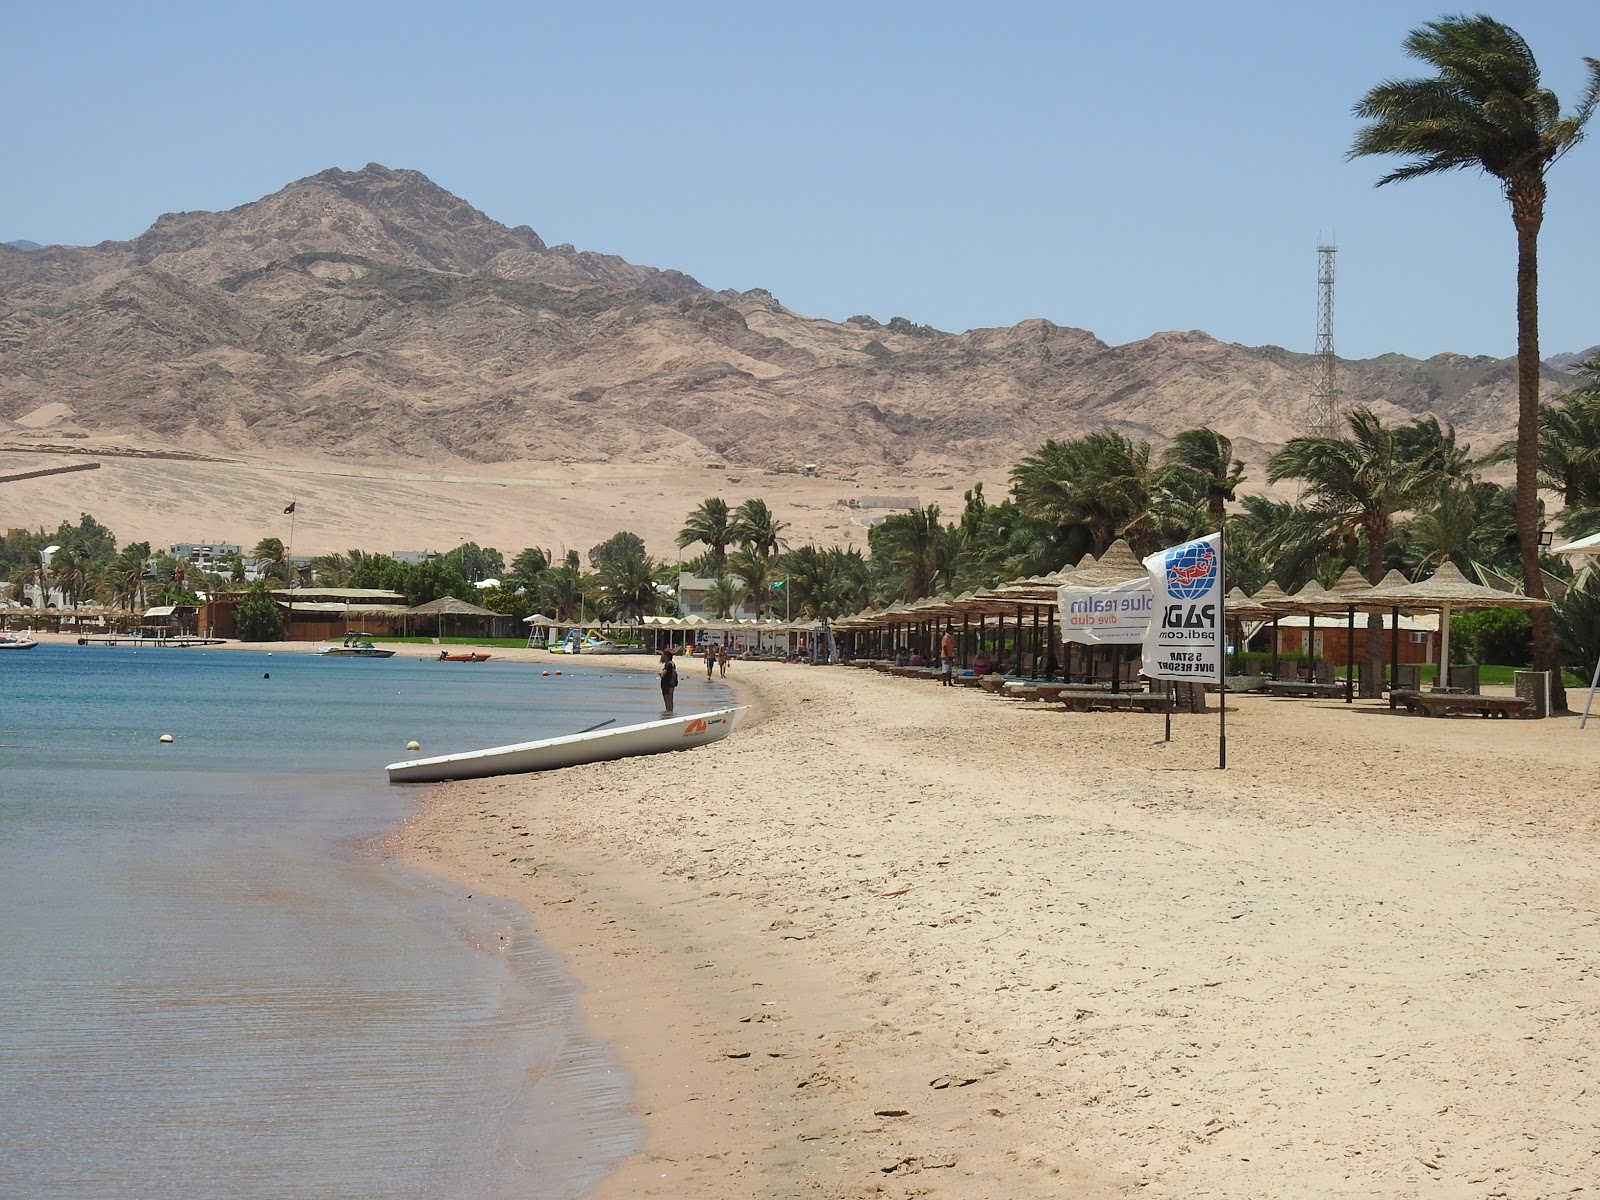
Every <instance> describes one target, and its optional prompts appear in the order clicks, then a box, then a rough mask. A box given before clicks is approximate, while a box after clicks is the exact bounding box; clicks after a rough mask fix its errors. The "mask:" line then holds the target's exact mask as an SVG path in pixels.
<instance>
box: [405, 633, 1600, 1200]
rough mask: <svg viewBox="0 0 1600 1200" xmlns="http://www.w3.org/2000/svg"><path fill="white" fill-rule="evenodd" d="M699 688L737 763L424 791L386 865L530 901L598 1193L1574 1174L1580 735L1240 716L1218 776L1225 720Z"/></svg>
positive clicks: (773, 671) (1583, 878)
mask: <svg viewBox="0 0 1600 1200" xmlns="http://www.w3.org/2000/svg"><path fill="white" fill-rule="evenodd" d="M544 661H547V662H554V661H555V660H549V659H546V660H544ZM636 665H638V666H640V667H648V665H649V664H648V662H645V663H637V662H636ZM696 674H697V673H696V672H694V671H687V672H685V674H684V678H685V680H686V684H687V682H688V681H692V680H693V679H694V677H695V675H696ZM729 676H730V678H729V681H730V682H732V683H735V684H736V685H737V686H738V688H739V689H740V691H741V694H742V695H743V696H744V697H745V698H746V700H748V702H750V703H751V704H752V705H753V706H754V707H753V709H752V711H751V712H750V713H748V714H747V717H746V720H745V722H744V723H743V724H742V725H741V727H740V728H739V729H738V730H737V731H736V732H735V733H734V735H733V736H732V737H731V738H729V739H728V740H727V741H724V742H722V743H719V744H717V745H715V746H711V747H707V748H704V749H700V750H695V751H693V752H691V753H686V754H683V755H672V756H665V757H655V758H642V759H632V760H628V761H623V762H614V763H603V764H595V765H591V766H583V767H576V768H573V769H570V770H567V771H562V772H556V773H552V774H548V775H540V776H523V777H513V778H506V779H501V780H488V781H481V782H477V783H471V784H467V783H462V784H453V785H447V786H445V787H443V788H440V789H437V790H435V791H434V792H432V793H430V797H431V799H430V800H429V802H428V803H427V804H426V805H425V807H424V809H423V811H421V812H420V813H419V814H418V815H417V816H416V817H415V818H414V819H412V820H411V821H410V822H408V824H407V826H406V828H405V829H404V830H403V831H402V832H401V833H400V834H399V835H398V836H397V838H396V844H397V845H398V846H399V847H400V849H401V852H402V853H403V854H404V856H405V857H406V858H407V859H409V860H410V861H412V862H415V863H417V864H419V865H422V866H424V867H426V868H428V869H430V870H433V871H436V872H439V873H441V874H443V875H446V876H448V877H449V878H451V879H454V880H457V881H460V882H462V883H465V884H469V885H471V886H473V887H475V888H483V889H485V890H492V891H494V892H496V893H498V894H500V895H502V896H505V897H508V898H510V899H513V900H516V901H519V902H521V903H522V904H524V905H525V906H526V907H527V908H528V910H529V911H530V912H531V913H532V914H533V917H534V922H535V925H536V926H537V928H538V929H539V931H540V933H541V936H543V937H544V938H545V939H546V941H547V942H549V943H550V944H551V945H552V946H554V947H555V948H556V949H557V950H558V951H560V952H561V953H563V954H564V955H565V956H566V958H567V961H568V965H569V967H570V969H571V971H572V972H573V973H574V974H575V975H576V976H577V978H578V979H579V980H580V982H581V983H582V984H583V985H584V986H585V988H586V993H585V996H584V1008H585V1011H586V1014H587V1016H588V1019H589V1020H590V1021H591V1022H592V1024H593V1026H594V1028H595V1029H596V1030H597V1031H598V1032H599V1034H600V1035H601V1036H603V1037H604V1038H606V1039H608V1040H609V1041H610V1042H611V1043H612V1044H613V1045H614V1046H615V1048H616V1049H617V1051H618V1053H619V1054H620V1055H621V1057H622V1058H623V1060H624V1062H626V1063H627V1065H628V1066H629V1068H630V1070H631V1071H632V1072H633V1073H634V1074H635V1076H636V1079H637V1102H638V1105H639V1107H640V1110H641V1112H642V1113H643V1114H644V1115H645V1121H646V1124H647V1128H648V1142H647V1145H646V1148H645V1150H644V1151H643V1152H642V1153H641V1154H640V1155H638V1156H636V1157H635V1158H633V1159H631V1160H629V1161H627V1162H626V1163H624V1164H623V1165H622V1166H621V1167H620V1168H619V1169H618V1170H617V1171H616V1173H615V1174H614V1175H613V1176H612V1177H611V1178H610V1179H609V1180H608V1181H607V1182H606V1183H605V1184H604V1185H603V1186H602V1188H601V1189H600V1191H599V1193H598V1195H600V1196H602V1197H611V1198H622V1197H638V1196H647V1197H683V1198H685V1200H688V1198H691V1197H693V1198H697V1200H701V1198H707V1197H730V1198H731V1197H757V1196H760V1197H800V1196H805V1197H830V1198H831V1197H869V1196H871V1197H911V1196H935V1197H972V1198H977V1197H985V1198H992V1197H1045V1196H1051V1197H1074V1198H1079V1200H1093V1198H1096V1197H1107V1196H1120V1195H1143V1196H1168V1197H1195V1196H1216V1197H1227V1198H1229V1200H1241V1198H1244V1197H1262V1198H1266V1197H1273V1198H1277V1197H1288V1196H1306V1197H1346V1196H1348V1197H1356V1196H1363V1197H1366V1196H1384V1197H1405V1196H1448V1197H1456V1196H1485V1197H1491V1196H1500V1197H1530V1198H1531V1197H1548V1196H1554V1195H1567V1194H1569V1192H1573V1191H1575V1190H1578V1189H1582V1188H1586V1187H1588V1188H1592V1187H1594V1186H1595V1185H1596V1184H1597V1183H1600V1128H1597V1118H1600V1078H1597V1074H1596V1066H1597V1064H1596V1040H1597V1029H1600V1026H1597V1023H1596V1017H1597V1015H1600V998H1597V997H1600V990H1597V989H1600V928H1597V912H1600V889H1597V887H1596V882H1595V868H1594V862H1595V856H1596V850H1597V845H1596V842H1597V816H1596V809H1597V804H1596V801H1597V799H1600V788H1597V786H1596V775H1595V763H1596V754H1597V750H1600V741H1597V739H1600V730H1588V731H1586V732H1584V733H1580V732H1579V731H1578V729H1577V723H1576V721H1575V720H1572V719H1561V720H1551V721H1526V722H1522V721H1487V720H1483V719H1481V718H1459V719H1444V718H1433V719H1423V718H1418V717H1411V716H1407V715H1403V714H1390V713H1389V712H1388V710H1387V709H1386V708H1383V707H1381V706H1380V707H1377V708H1374V707H1373V706H1372V705H1370V704H1367V705H1357V706H1356V707H1355V709H1354V710H1353V711H1352V710H1349V709H1346V708H1345V707H1344V706H1343V705H1340V704H1330V703H1323V702H1314V701H1297V700H1274V699H1268V698H1263V697H1254V696H1245V697H1238V698H1235V699H1234V700H1233V701H1232V703H1233V704H1234V705H1235V706H1236V707H1235V709H1234V711H1233V712H1232V713H1231V714H1230V720H1229V762H1230V766H1229V769H1228V770H1227V771H1226V772H1220V771H1217V770H1215V769H1214V768H1215V762H1216V741H1215V735H1216V714H1215V712H1214V711H1213V712H1212V713H1211V714H1209V715H1206V716H1179V717H1175V718H1174V730H1175V733H1174V741H1173V742H1172V743H1171V744H1170V745H1163V744H1162V743H1161V730H1162V720H1161V718H1160V717H1147V716H1142V715H1132V714H1081V715H1080V714H1068V713H1064V712H1062V711H1061V710H1060V708H1059V706H1056V707H1046V706H1044V705H1042V704H1037V703H1025V702H1021V701H1007V700H1003V699H1001V698H999V697H994V696H989V695H985V694H981V693H978V692H976V691H975V690H971V689H941V688H938V687H936V686H933V685H932V684H929V683H924V682H920V681H912V680H901V679H890V678H884V677H881V676H878V675H876V674H873V673H869V672H866V671H859V670H850V669H843V668H832V669H813V668H804V667H797V666H784V665H779V664H747V663H736V664H734V665H733V667H732V668H731V669H730V672H729ZM678 710H679V712H691V711H694V698H693V692H692V691H691V690H690V689H689V688H688V687H687V686H686V687H685V688H684V689H683V690H682V691H681V692H680V696H679V702H678Z"/></svg>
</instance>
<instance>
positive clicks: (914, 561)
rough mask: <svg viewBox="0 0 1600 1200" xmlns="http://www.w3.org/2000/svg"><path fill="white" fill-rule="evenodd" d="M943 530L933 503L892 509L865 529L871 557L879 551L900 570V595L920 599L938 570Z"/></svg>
mask: <svg viewBox="0 0 1600 1200" xmlns="http://www.w3.org/2000/svg"><path fill="white" fill-rule="evenodd" d="M943 532H944V531H943V527H942V526H941V525H940V524H939V506H938V505H937V504H930V505H928V507H927V508H922V509H918V510H916V511H915V512H903V513H895V514H894V515H893V516H891V517H886V518H884V521H883V524H881V525H878V526H876V527H874V528H873V529H871V530H869V531H868V534H867V540H868V542H869V543H870V544H871V546H872V553H873V557H875V558H876V557H878V556H879V555H881V556H882V557H883V560H884V561H885V562H886V563H888V564H889V566H891V567H893V568H894V569H895V570H896V571H898V572H900V575H901V577H902V579H903V580H904V583H903V585H902V592H901V596H902V598H903V599H906V600H921V599H922V598H923V597H925V596H928V595H931V594H932V592H933V583H934V578H935V576H936V575H937V574H938V573H939V559H940V543H941V541H943Z"/></svg>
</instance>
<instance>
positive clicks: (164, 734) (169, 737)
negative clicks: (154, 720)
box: [161, 733, 172, 744]
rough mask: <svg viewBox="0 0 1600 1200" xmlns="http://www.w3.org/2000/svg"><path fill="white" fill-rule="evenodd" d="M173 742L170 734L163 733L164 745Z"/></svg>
mask: <svg viewBox="0 0 1600 1200" xmlns="http://www.w3.org/2000/svg"><path fill="white" fill-rule="evenodd" d="M171 740H172V735H171V734H170V733H163V734H162V735H161V741H162V743H163V744H165V743H167V742H170V741H171Z"/></svg>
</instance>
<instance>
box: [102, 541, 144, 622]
mask: <svg viewBox="0 0 1600 1200" xmlns="http://www.w3.org/2000/svg"><path fill="white" fill-rule="evenodd" d="M149 555H150V543H149V542H132V543H130V544H129V545H127V546H124V547H123V548H122V550H121V552H120V553H118V555H117V557H116V558H115V559H114V560H113V561H112V563H111V568H110V575H109V579H110V583H111V591H112V596H113V598H114V599H115V600H116V602H117V603H118V604H121V605H122V606H123V607H125V608H126V609H127V610H128V611H129V612H132V611H133V610H134V609H135V608H136V607H138V605H139V601H140V598H141V597H142V595H143V593H144V571H145V566H144V562H145V559H146V558H148V557H149Z"/></svg>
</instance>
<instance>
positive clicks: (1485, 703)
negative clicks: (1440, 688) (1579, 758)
mask: <svg viewBox="0 0 1600 1200" xmlns="http://www.w3.org/2000/svg"><path fill="white" fill-rule="evenodd" d="M1389 707H1390V708H1405V709H1406V710H1407V711H1408V712H1411V713H1414V714H1416V715H1417V716H1419V717H1435V716H1439V717H1449V716H1456V715H1458V714H1462V713H1477V714H1478V715H1479V716H1484V717H1521V716H1532V715H1533V702H1532V701H1530V700H1528V699H1526V698H1525V697H1522V696H1482V695H1479V694H1477V693H1475V692H1408V691H1394V692H1390V693H1389Z"/></svg>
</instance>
